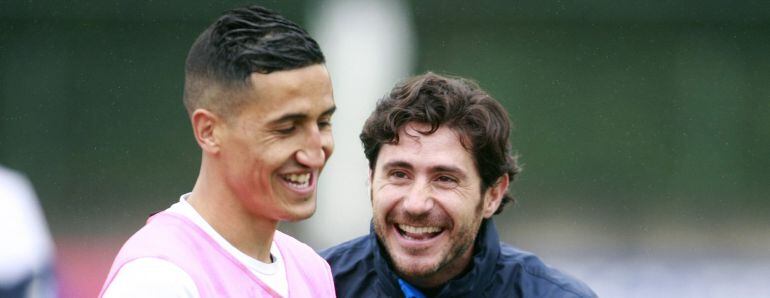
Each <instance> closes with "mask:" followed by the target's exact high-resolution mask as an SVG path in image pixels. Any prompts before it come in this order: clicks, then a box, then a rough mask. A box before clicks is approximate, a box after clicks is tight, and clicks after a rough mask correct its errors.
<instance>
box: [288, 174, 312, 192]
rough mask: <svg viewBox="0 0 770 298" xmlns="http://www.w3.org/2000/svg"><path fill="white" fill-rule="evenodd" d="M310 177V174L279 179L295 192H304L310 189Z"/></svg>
mask: <svg viewBox="0 0 770 298" xmlns="http://www.w3.org/2000/svg"><path fill="white" fill-rule="evenodd" d="M311 177H312V175H311V174H310V173H302V174H286V175H281V178H282V179H283V180H284V181H285V182H286V184H287V185H289V186H290V187H292V188H294V189H297V190H304V189H306V188H308V187H310V178H311Z"/></svg>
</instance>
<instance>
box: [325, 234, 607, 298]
mask: <svg viewBox="0 0 770 298" xmlns="http://www.w3.org/2000/svg"><path fill="white" fill-rule="evenodd" d="M382 249H383V248H382V247H381V246H380V244H379V242H378V241H377V237H376V235H375V233H374V231H373V230H371V231H370V232H369V235H366V236H362V237H359V238H356V239H353V240H350V241H348V242H345V243H342V244H340V245H337V246H335V247H332V248H329V249H327V250H324V251H322V252H321V253H320V254H321V256H322V257H324V259H326V261H328V262H329V265H331V269H332V274H333V275H334V283H335V288H336V289H337V297H404V294H403V293H402V292H401V288H400V286H399V284H398V277H397V276H396V274H395V273H394V272H393V270H392V269H391V268H390V266H389V263H388V261H387V259H386V258H387V257H386V256H385V255H384V254H383V251H382ZM472 266H473V267H471V268H470V269H469V271H467V272H466V273H465V274H463V275H461V276H458V277H455V278H454V279H452V280H450V281H449V282H447V283H446V284H444V285H443V286H442V287H441V289H439V290H438V291H437V292H436V293H438V294H437V295H436V297H596V294H594V292H593V291H591V289H590V288H588V286H586V285H585V284H584V283H582V282H581V281H579V280H577V279H575V278H573V277H571V276H568V275H566V274H564V273H561V272H559V271H558V270H556V269H553V268H550V267H548V266H546V265H545V264H543V262H542V261H540V259H539V258H538V257H537V256H535V255H533V254H531V253H528V252H524V251H521V250H518V249H516V248H514V247H512V246H510V245H507V244H505V243H502V242H500V240H499V237H498V235H497V229H496V228H495V225H494V223H493V222H492V220H491V219H490V220H485V221H484V222H483V223H482V225H481V228H480V231H479V235H478V237H476V242H475V246H474V254H473V265H472Z"/></svg>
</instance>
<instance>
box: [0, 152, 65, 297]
mask: <svg viewBox="0 0 770 298" xmlns="http://www.w3.org/2000/svg"><path fill="white" fill-rule="evenodd" d="M0 239H3V244H2V245H0V298H11V297H55V296H56V281H55V275H54V270H53V268H54V266H53V260H54V244H53V240H52V239H51V234H50V232H49V231H48V226H47V224H46V220H45V216H44V215H43V211H42V210H41V208H40V204H39V202H38V199H37V195H35V191H34V189H33V188H32V185H31V184H30V183H29V181H28V180H27V179H26V178H25V177H24V176H22V175H21V174H19V173H17V172H14V171H12V170H10V169H7V168H4V167H2V166H0Z"/></svg>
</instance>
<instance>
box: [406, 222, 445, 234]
mask: <svg viewBox="0 0 770 298" xmlns="http://www.w3.org/2000/svg"><path fill="white" fill-rule="evenodd" d="M398 228H399V229H401V230H403V231H404V232H407V233H411V234H429V233H436V232H440V231H441V228H439V227H414V226H408V225H402V224H399V225H398Z"/></svg>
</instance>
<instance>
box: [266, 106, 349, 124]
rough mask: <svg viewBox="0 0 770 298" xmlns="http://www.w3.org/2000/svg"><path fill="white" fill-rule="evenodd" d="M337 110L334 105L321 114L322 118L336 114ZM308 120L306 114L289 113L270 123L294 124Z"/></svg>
mask: <svg viewBox="0 0 770 298" xmlns="http://www.w3.org/2000/svg"><path fill="white" fill-rule="evenodd" d="M336 110H337V106H336V105H334V106H332V107H331V108H328V109H327V110H326V111H324V112H323V113H321V117H323V116H329V115H331V114H334V111H336ZM307 118H308V115H307V114H305V113H289V114H285V115H283V116H281V117H279V118H278V119H275V120H273V121H270V123H283V122H294V121H301V120H305V119H307Z"/></svg>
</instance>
